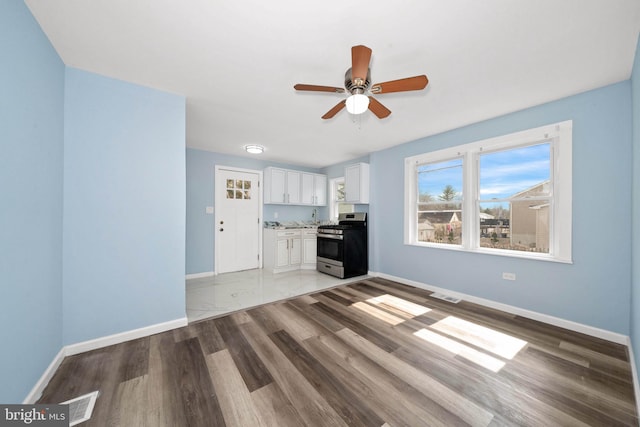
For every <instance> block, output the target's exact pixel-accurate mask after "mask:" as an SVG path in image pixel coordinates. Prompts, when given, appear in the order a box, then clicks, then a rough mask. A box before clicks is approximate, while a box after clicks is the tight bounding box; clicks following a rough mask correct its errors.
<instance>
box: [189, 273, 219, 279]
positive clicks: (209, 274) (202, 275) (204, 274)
mask: <svg viewBox="0 0 640 427" xmlns="http://www.w3.org/2000/svg"><path fill="white" fill-rule="evenodd" d="M215 275H216V272H215V271H205V272H204V273H192V274H187V275H186V277H185V278H186V279H187V280H189V279H201V278H203V277H211V276H215Z"/></svg>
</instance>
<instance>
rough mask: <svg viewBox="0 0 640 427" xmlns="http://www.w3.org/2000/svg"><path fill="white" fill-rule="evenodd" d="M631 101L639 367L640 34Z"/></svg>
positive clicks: (634, 326) (634, 331) (634, 337)
mask: <svg viewBox="0 0 640 427" xmlns="http://www.w3.org/2000/svg"><path fill="white" fill-rule="evenodd" d="M631 103H632V104H631V105H632V112H633V184H632V197H631V200H632V203H633V208H632V214H631V218H632V221H633V222H632V234H631V235H632V238H631V241H632V242H633V244H632V250H631V256H632V261H631V265H632V270H631V296H632V298H631V342H632V346H633V352H634V356H635V358H636V367H639V368H640V37H638V44H637V45H636V56H635V61H634V63H633V73H632V74H631ZM636 398H637V397H636Z"/></svg>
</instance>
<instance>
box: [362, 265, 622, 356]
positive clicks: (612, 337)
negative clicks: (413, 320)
mask: <svg viewBox="0 0 640 427" xmlns="http://www.w3.org/2000/svg"><path fill="white" fill-rule="evenodd" d="M371 274H372V275H375V276H377V277H381V278H383V279H388V280H393V281H394V282H399V283H404V284H407V285H411V286H415V287H416V288H420V289H425V290H428V291H433V292H441V293H444V294H447V295H451V296H452V297H456V298H460V299H463V300H466V301H469V302H472V303H475V304H480V305H483V306H485V307H489V308H494V309H496V310H502V311H505V312H507V313H511V314H515V315H518V316H522V317H526V318H527V319H532V320H537V321H539V322H543V323H547V324H549V325H553V326H558V327H561V328H564V329H568V330H570V331H574V332H580V333H582V334H586V335H590V336H592V337H596V338H601V339H604V340H607V341H611V342H614V343H616V344H622V345H628V343H629V337H628V336H626V335H622V334H619V333H617V332H611V331H607V330H605V329H600V328H596V327H594V326H589V325H584V324H582V323H578V322H573V321H571V320H566V319H562V318H560V317H555V316H550V315H548V314H543V313H538V312H536V311H531V310H526V309H524V308H520V307H516V306H513V305H508V304H503V303H500V302H496V301H492V300H488V299H484V298H479V297H475V296H473V295H467V294H463V293H461V292H456V291H452V290H450V289H446V288H439V287H437V286H431V285H428V284H425V283H421V282H416V281H414V280H409V279H405V278H403V277H397V276H392V275H390V274H385V273H371Z"/></svg>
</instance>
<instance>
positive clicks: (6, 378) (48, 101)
mask: <svg viewBox="0 0 640 427" xmlns="http://www.w3.org/2000/svg"><path fill="white" fill-rule="evenodd" d="M0 55H1V56H2V66H0V94H2V95H1V96H0V290H1V292H2V296H1V297H0V343H2V344H1V345H0V346H1V347H2V349H1V350H0V402H2V403H22V401H23V399H24V398H25V397H26V396H27V394H28V393H29V391H30V390H31V389H32V387H33V386H34V385H35V383H36V381H37V380H38V379H39V378H40V376H41V375H42V373H43V372H44V371H45V369H46V368H47V366H48V365H49V363H51V361H52V360H53V358H54V357H55V355H56V354H57V353H58V351H59V350H60V348H61V347H62V310H61V308H62V307H61V305H62V167H63V159H62V147H63V138H64V133H63V105H64V98H63V96H64V64H63V63H62V61H61V60H60V58H59V57H58V55H57V54H56V52H55V51H54V49H53V48H52V47H51V45H50V44H49V41H48V40H47V38H46V37H45V35H44V34H43V33H42V31H41V30H40V27H39V26H38V24H37V23H36V21H35V20H34V19H33V17H32V16H31V13H30V12H29V10H28V9H27V7H26V6H25V5H24V2H22V1H2V2H0Z"/></svg>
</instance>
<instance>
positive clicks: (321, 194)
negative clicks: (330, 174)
mask: <svg viewBox="0 0 640 427" xmlns="http://www.w3.org/2000/svg"><path fill="white" fill-rule="evenodd" d="M314 178H315V179H314V186H313V189H314V196H315V200H314V202H313V204H314V205H317V206H325V205H326V204H327V176H326V175H316V176H315V177H314Z"/></svg>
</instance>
